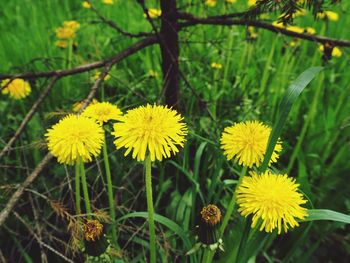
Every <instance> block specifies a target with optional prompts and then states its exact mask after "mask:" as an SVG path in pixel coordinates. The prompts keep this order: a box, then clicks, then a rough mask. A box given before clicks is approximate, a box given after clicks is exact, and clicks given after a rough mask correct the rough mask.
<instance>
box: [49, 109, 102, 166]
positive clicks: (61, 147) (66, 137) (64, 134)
mask: <svg viewBox="0 0 350 263" xmlns="http://www.w3.org/2000/svg"><path fill="white" fill-rule="evenodd" d="M45 136H46V140H47V144H48V148H49V151H50V152H51V154H52V155H53V156H55V157H57V159H58V162H59V163H65V164H74V163H75V162H77V161H78V160H79V159H81V160H82V161H83V162H89V161H91V160H92V156H97V155H99V154H100V151H101V147H102V144H103V142H104V132H103V129H102V127H101V126H100V125H98V124H97V123H96V122H95V121H94V120H92V119H90V118H87V117H84V116H78V115H73V114H70V115H68V116H66V117H64V118H63V119H62V120H60V121H59V122H58V123H57V124H55V125H53V126H52V127H51V128H50V129H48V130H47V133H46V134H45Z"/></svg>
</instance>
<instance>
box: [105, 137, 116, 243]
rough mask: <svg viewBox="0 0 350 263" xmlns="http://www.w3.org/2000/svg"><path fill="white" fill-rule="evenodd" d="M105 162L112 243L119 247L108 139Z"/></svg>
mask: <svg viewBox="0 0 350 263" xmlns="http://www.w3.org/2000/svg"><path fill="white" fill-rule="evenodd" d="M103 161H104V164H105V170H106V178H107V190H108V202H109V215H110V217H111V219H112V222H113V227H112V242H113V244H115V245H117V228H116V225H115V205H114V195H113V186H112V177H111V169H110V167H109V161H108V152H107V144H106V139H105V143H104V144H103Z"/></svg>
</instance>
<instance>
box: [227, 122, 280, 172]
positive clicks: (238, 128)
mask: <svg viewBox="0 0 350 263" xmlns="http://www.w3.org/2000/svg"><path fill="white" fill-rule="evenodd" d="M270 133H271V128H270V127H268V126H266V125H265V124H263V123H261V122H258V121H246V122H240V123H236V124H234V125H232V126H230V127H226V128H225V130H224V132H223V133H222V136H221V148H222V149H223V150H224V154H225V156H226V157H227V159H228V160H231V159H232V158H235V161H236V162H238V164H240V165H243V166H247V167H252V166H253V165H256V166H259V165H260V164H261V162H262V160H263V159H264V156H265V151H266V148H267V143H268V140H269V136H270ZM281 150H282V146H281V142H280V141H278V142H277V144H276V146H275V149H274V151H273V153H272V156H271V160H270V162H276V161H277V158H278V154H279V152H280V151H281Z"/></svg>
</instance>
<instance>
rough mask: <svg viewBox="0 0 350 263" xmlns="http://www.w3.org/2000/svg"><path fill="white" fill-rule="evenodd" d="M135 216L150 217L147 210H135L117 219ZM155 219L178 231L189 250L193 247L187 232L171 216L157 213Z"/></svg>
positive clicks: (175, 231)
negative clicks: (167, 216)
mask: <svg viewBox="0 0 350 263" xmlns="http://www.w3.org/2000/svg"><path fill="white" fill-rule="evenodd" d="M135 217H141V218H145V219H147V218H148V213H147V212H133V213H130V214H126V215H124V216H122V217H120V218H119V219H118V220H117V221H118V222H119V221H122V220H125V219H128V218H135ZM154 220H155V221H157V222H158V223H161V224H162V225H164V226H166V227H168V228H169V229H170V230H172V231H173V232H174V233H176V234H177V235H178V236H179V237H180V238H181V239H182V241H183V243H184V245H185V247H186V249H187V250H189V249H191V242H190V240H189V239H188V237H187V235H186V232H185V231H184V230H183V229H182V228H181V227H180V226H179V225H178V224H176V223H175V222H174V221H172V220H170V219H169V218H166V217H165V216H162V215H158V214H155V215H154Z"/></svg>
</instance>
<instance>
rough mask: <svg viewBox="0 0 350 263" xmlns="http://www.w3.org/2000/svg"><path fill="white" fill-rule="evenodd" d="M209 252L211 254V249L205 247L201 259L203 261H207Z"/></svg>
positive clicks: (204, 262)
mask: <svg viewBox="0 0 350 263" xmlns="http://www.w3.org/2000/svg"><path fill="white" fill-rule="evenodd" d="M210 254H211V251H210V250H209V248H205V249H204V253H203V259H202V262H203V263H206V262H208V260H209V257H210Z"/></svg>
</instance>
